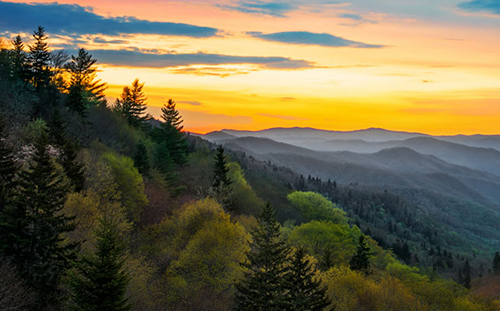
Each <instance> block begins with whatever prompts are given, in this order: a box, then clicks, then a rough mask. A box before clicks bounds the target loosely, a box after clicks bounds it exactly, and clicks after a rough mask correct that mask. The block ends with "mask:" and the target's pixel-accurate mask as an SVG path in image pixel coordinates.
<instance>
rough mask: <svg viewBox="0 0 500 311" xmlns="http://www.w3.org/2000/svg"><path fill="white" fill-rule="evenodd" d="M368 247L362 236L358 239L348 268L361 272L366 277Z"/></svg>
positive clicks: (368, 263)
mask: <svg viewBox="0 0 500 311" xmlns="http://www.w3.org/2000/svg"><path fill="white" fill-rule="evenodd" d="M370 258H371V252H370V246H369V245H368V242H367V241H366V239H365V236H364V235H361V236H360V237H359V242H358V248H357V251H356V254H355V255H354V256H353V257H352V258H351V261H350V262H349V266H350V268H351V269H352V270H357V271H362V272H364V273H365V274H366V275H368V274H369V272H370Z"/></svg>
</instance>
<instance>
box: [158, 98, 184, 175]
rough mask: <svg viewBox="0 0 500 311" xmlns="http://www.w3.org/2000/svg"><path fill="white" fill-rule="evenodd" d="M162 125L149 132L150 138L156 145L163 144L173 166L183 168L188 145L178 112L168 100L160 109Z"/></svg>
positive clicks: (172, 102)
mask: <svg viewBox="0 0 500 311" xmlns="http://www.w3.org/2000/svg"><path fill="white" fill-rule="evenodd" d="M161 111H162V115H161V118H162V119H163V121H164V122H163V123H161V126H160V127H158V128H155V129H154V130H153V131H152V132H151V136H152V137H153V139H154V140H155V142H156V143H158V144H160V143H162V142H164V143H165V145H166V147H167V149H168V152H169V154H170V158H171V159H172V161H174V163H175V164H177V165H180V166H183V165H185V164H186V163H187V161H188V158H187V153H188V144H187V140H186V136H185V134H184V132H183V131H182V130H183V128H184V126H183V125H182V122H183V121H182V118H181V116H180V114H179V111H178V110H177V109H176V108H175V102H174V101H173V100H172V99H170V100H169V101H168V103H167V104H165V105H164V106H163V108H161Z"/></svg>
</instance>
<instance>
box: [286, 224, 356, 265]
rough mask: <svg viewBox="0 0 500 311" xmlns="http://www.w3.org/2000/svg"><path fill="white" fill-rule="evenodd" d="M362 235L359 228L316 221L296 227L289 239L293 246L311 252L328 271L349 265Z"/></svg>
mask: <svg viewBox="0 0 500 311" xmlns="http://www.w3.org/2000/svg"><path fill="white" fill-rule="evenodd" d="M360 234H361V233H360V232H359V229H357V227H353V228H350V227H349V226H348V225H346V224H336V223H333V222H331V221H317V220H314V221H311V222H308V223H305V224H302V225H300V226H298V227H294V228H293V229H292V230H291V232H290V233H289V234H288V239H289V241H290V242H291V243H292V244H293V245H296V246H298V247H305V248H306V249H307V250H309V251H310V252H311V253H312V254H313V255H314V256H316V257H317V258H319V259H320V266H321V268H322V269H323V270H328V269H329V268H330V267H332V266H333V265H340V264H344V265H346V264H348V263H349V259H350V258H351V257H352V256H353V255H354V254H355V252H356V246H355V244H356V242H355V241H356V240H357V239H358V238H359V236H360ZM325 260H326V261H325Z"/></svg>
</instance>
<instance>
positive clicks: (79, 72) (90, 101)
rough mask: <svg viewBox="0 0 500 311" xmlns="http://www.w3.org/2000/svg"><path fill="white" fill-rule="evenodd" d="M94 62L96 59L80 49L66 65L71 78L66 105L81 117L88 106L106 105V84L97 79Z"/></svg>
mask: <svg viewBox="0 0 500 311" xmlns="http://www.w3.org/2000/svg"><path fill="white" fill-rule="evenodd" d="M96 62H97V59H95V58H93V57H92V55H90V54H89V52H87V51H86V50H85V49H83V48H81V49H80V50H78V55H77V56H74V55H72V56H71V60H70V62H69V63H68V64H67V65H66V69H67V70H68V72H69V74H70V76H71V80H70V84H69V88H68V91H69V95H68V98H67V102H66V105H67V106H68V107H69V108H70V109H72V110H74V111H76V112H78V113H79V114H80V115H82V116H83V115H85V111H86V110H87V109H88V106H89V105H98V104H104V105H105V104H106V97H105V95H104V91H105V90H106V84H105V83H102V82H101V80H98V79H97V75H96V73H97V68H96V66H95V63H96Z"/></svg>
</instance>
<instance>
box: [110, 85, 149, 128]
mask: <svg viewBox="0 0 500 311" xmlns="http://www.w3.org/2000/svg"><path fill="white" fill-rule="evenodd" d="M143 88H144V83H142V84H141V83H139V79H135V80H134V82H132V86H131V87H128V86H126V87H124V88H123V91H122V94H121V95H120V98H118V99H117V100H116V102H115V110H117V111H118V112H120V113H121V114H122V115H123V116H124V117H125V119H127V122H128V124H130V125H131V126H133V127H138V128H139V127H142V126H143V125H144V124H145V122H146V121H147V120H150V119H151V118H152V117H151V115H150V114H148V113H146V108H147V107H146V100H147V97H146V95H145V94H144V92H143V90H142V89H143Z"/></svg>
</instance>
